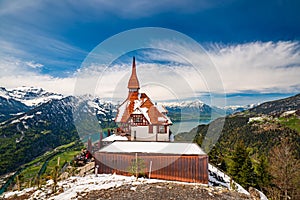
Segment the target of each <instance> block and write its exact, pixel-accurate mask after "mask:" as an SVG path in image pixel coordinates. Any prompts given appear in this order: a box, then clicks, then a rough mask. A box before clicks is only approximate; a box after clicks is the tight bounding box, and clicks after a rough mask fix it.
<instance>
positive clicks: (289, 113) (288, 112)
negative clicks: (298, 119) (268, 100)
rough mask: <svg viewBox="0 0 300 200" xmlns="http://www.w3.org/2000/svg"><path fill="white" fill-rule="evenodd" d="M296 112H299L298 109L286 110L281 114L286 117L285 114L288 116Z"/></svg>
mask: <svg viewBox="0 0 300 200" xmlns="http://www.w3.org/2000/svg"><path fill="white" fill-rule="evenodd" d="M296 112H297V110H289V111H286V112H284V113H282V114H281V115H280V116H281V117H285V116H288V115H292V114H294V113H296Z"/></svg>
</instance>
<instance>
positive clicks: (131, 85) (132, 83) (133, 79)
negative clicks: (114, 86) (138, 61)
mask: <svg viewBox="0 0 300 200" xmlns="http://www.w3.org/2000/svg"><path fill="white" fill-rule="evenodd" d="M128 89H129V92H134V91H138V90H139V89H140V84H139V80H138V78H137V75H136V66H135V57H133V61H132V72H131V76H130V79H129V81H128Z"/></svg>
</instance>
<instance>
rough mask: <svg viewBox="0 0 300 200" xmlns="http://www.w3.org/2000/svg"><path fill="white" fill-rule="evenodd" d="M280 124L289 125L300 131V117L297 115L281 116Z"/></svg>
mask: <svg viewBox="0 0 300 200" xmlns="http://www.w3.org/2000/svg"><path fill="white" fill-rule="evenodd" d="M279 122H280V124H282V125H284V126H287V127H289V128H290V129H293V130H295V131H297V132H298V133H300V119H299V118H298V117H296V116H293V117H289V118H285V117H281V118H279Z"/></svg>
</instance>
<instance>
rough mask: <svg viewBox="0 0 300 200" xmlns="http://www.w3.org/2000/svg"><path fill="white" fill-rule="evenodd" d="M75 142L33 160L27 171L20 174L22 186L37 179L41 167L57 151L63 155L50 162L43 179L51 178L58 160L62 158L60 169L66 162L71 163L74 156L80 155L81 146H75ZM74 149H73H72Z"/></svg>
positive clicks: (58, 155)
mask: <svg viewBox="0 0 300 200" xmlns="http://www.w3.org/2000/svg"><path fill="white" fill-rule="evenodd" d="M74 144H75V142H71V143H69V144H66V145H62V146H59V147H57V148H56V150H53V151H48V152H46V153H45V154H43V155H41V156H39V157H37V158H36V159H34V160H32V161H31V162H29V163H27V164H26V166H29V167H27V168H26V169H24V170H23V171H22V172H21V173H20V174H19V179H20V182H21V185H23V186H24V185H25V186H26V185H27V186H28V183H29V182H30V181H31V182H32V183H33V181H34V180H35V179H36V177H37V175H38V173H39V171H40V169H41V167H42V166H43V164H44V163H45V161H46V160H47V158H48V157H49V156H51V155H53V154H54V153H55V152H57V151H61V153H59V154H57V155H56V156H54V157H53V158H52V159H51V160H49V162H48V165H47V167H46V171H45V173H44V174H43V175H42V178H45V177H46V176H49V175H50V174H51V171H52V170H53V169H54V167H55V166H56V165H57V158H58V157H60V168H61V167H62V166H63V164H64V163H65V162H70V161H71V160H72V159H73V158H74V155H77V154H79V153H80V150H78V149H80V148H79V146H74V147H72V146H73V145H74ZM70 147H72V148H70ZM68 148H70V149H68Z"/></svg>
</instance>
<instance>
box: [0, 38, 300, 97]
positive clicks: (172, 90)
mask: <svg viewBox="0 0 300 200" xmlns="http://www.w3.org/2000/svg"><path fill="white" fill-rule="evenodd" d="M168 45H171V44H170V43H168ZM172 48H176V45H174V46H173V47H172ZM180 48H182V47H180ZM186 49H188V48H183V49H181V50H186ZM208 49H209V50H208V51H207V53H208V57H205V56H203V55H200V57H201V56H203V57H201V58H200V59H198V60H197V62H196V63H199V61H201V60H203V59H204V58H205V59H211V61H212V62H213V63H215V66H214V67H215V68H216V71H217V72H218V73H217V74H213V73H209V72H207V71H209V70H210V69H207V68H206V67H205V65H204V64H203V63H209V62H211V61H210V60H205V59H204V60H203V63H202V64H201V63H200V65H201V67H198V66H192V65H190V64H188V62H187V61H190V59H196V58H195V56H197V55H195V52H193V51H191V52H185V53H186V54H189V55H190V56H188V57H189V59H187V60H184V59H183V58H182V57H181V56H180V55H176V54H172V55H171V54H170V53H166V52H165V53H164V52H160V53H159V52H157V53H153V52H152V53H151V54H150V53H149V54H147V55H146V56H148V57H147V60H148V59H149V60H151V59H153V60H159V59H162V58H164V59H165V60H166V61H167V60H169V61H170V63H172V62H179V63H182V64H181V65H171V64H160V63H141V62H139V59H138V57H137V73H138V77H139V80H140V84H141V91H144V92H147V93H148V94H149V96H150V97H151V98H152V99H153V100H155V101H160V100H162V101H165V100H169V99H186V98H190V97H197V96H199V95H201V94H203V93H204V94H208V93H214V92H215V91H214V90H213V89H214V88H217V87H218V86H214V85H208V84H213V83H214V82H213V81H208V80H209V79H212V80H215V77H213V76H220V79H219V80H222V83H221V84H222V85H223V86H224V89H225V92H226V93H243V92H247V91H252V92H259V93H260V92H265V93H296V92H299V90H300V80H299V72H300V71H299V69H300V55H299V53H300V50H299V43H298V42H266V43H264V42H255V43H245V44H238V45H227V46H226V45H212V46H210V47H209V48H208ZM0 63H1V64H0V70H1V74H0V85H1V86H4V87H8V88H11V87H18V86H22V85H26V86H37V87H43V88H45V89H47V90H49V91H54V92H58V93H63V94H67V95H69V94H73V93H74V89H75V93H90V94H92V95H97V96H98V95H99V96H100V97H105V98H112V99H116V100H120V101H122V100H123V99H124V98H126V96H127V83H128V79H129V76H130V72H131V63H125V64H117V65H113V66H110V67H108V68H107V67H106V66H101V65H92V66H90V67H88V68H82V69H80V70H78V72H77V73H75V74H73V75H71V76H70V77H65V78H57V77H52V76H49V75H45V74H41V73H40V71H39V69H38V68H35V67H30V66H28V63H31V65H33V66H35V65H37V66H39V64H38V63H36V62H35V61H33V60H31V61H23V60H20V59H15V58H11V57H1V61H0ZM205 75H208V76H205ZM216 84H220V83H216Z"/></svg>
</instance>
